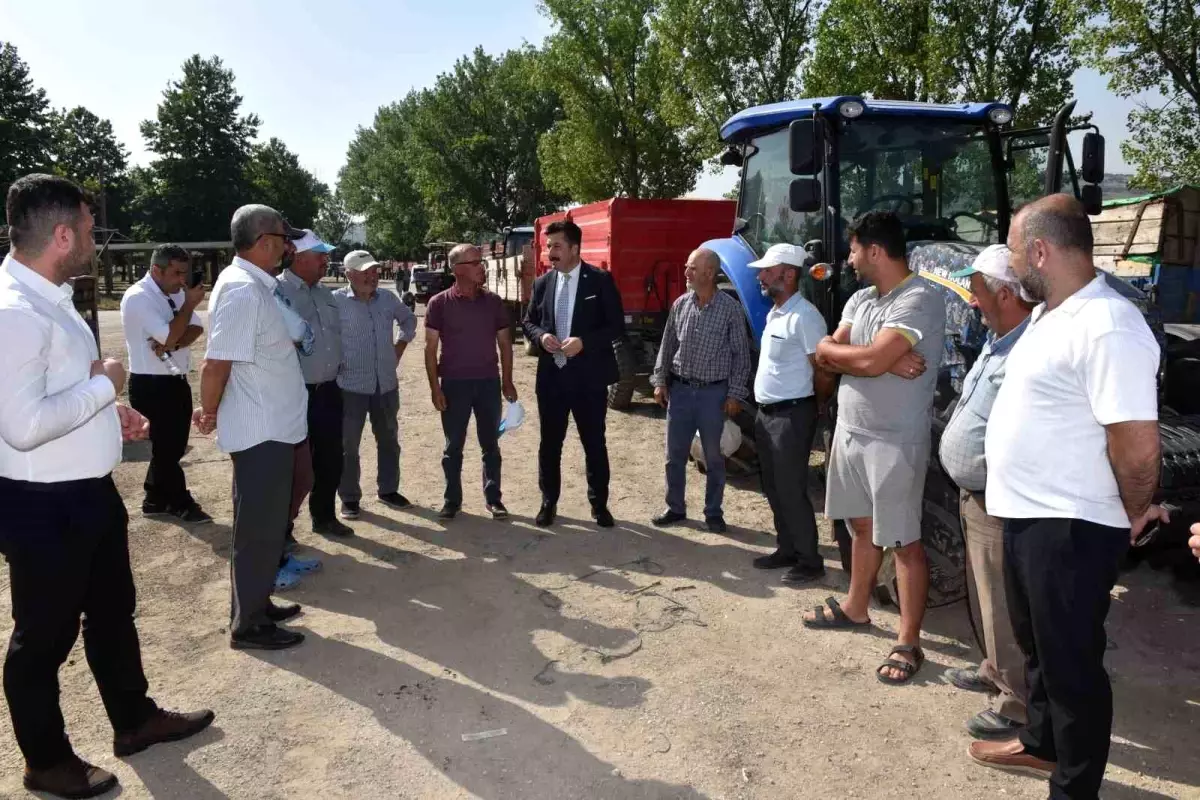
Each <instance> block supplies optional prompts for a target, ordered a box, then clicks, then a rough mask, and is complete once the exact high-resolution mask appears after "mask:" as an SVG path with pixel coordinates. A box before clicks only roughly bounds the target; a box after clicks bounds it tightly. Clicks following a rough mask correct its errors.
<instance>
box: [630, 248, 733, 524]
mask: <svg viewBox="0 0 1200 800" xmlns="http://www.w3.org/2000/svg"><path fill="white" fill-rule="evenodd" d="M720 267H721V261H720V259H719V258H718V257H717V254H716V253H714V252H713V251H712V250H706V249H705V248H700V249H698V250H695V251H693V252H692V254H691V255H690V256H688V260H687V265H686V266H685V267H684V270H683V277H684V279H685V280H686V281H687V287H688V289H689V291H688V293H687V294H685V295H683V296H682V297H680V298H679V299H678V300H676V301H675V302H674V304H672V306H671V313H670V314H669V315H668V316H667V328H666V330H665V331H664V332H663V340H662V347H660V348H659V351H658V361H657V363H656V364H655V365H654V372H653V374H652V375H651V376H650V382H651V384H653V386H654V399H655V400H656V401H658V404H659V405H661V406H662V407H664V408H665V409H667V467H666V477H667V507H666V509H665V510H664V511H663V512H662V513H661V514H659V515H658V516H657V517H655V518H654V519H652V520H651V522H652V523H654V524H655V525H658V526H664V525H674V524H675V523H677V522H682V521H683V520H685V519H687V507H686V504H685V501H684V481H685V475H686V473H687V461H688V451H689V450H690V449H691V445H692V438H693V437H694V436H695V435H696V431H699V432H700V444H701V446H703V448H704V463H705V468H706V469H705V472H706V475H707V478H708V485H707V486H706V488H705V491H704V522H705V525H706V526H707V527H708V529H709V530H710V531H712V532H713V533H724V532H725V514H724V511H723V510H722V508H721V503H722V500H723V498H724V496H725V457H724V456H723V455H722V454H721V430H722V428H723V427H724V425H725V418H726V417H732V416H733V415H735V414H737V412H738V410H739V409H740V408H741V407H742V402H743V401H745V399H746V396H747V394H748V393H749V390H748V388H747V382H748V381H749V379H750V339H749V337H748V336H747V335H746V317H745V314H743V313H742V306H741V304H740V303H738V301H737V300H734V299H733V298H732V297H730V296H729V295H728V294H726V293H725V292H721V291H718V290H717V272H718V271H719V270H720Z"/></svg>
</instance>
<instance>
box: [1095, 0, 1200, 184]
mask: <svg viewBox="0 0 1200 800" xmlns="http://www.w3.org/2000/svg"><path fill="white" fill-rule="evenodd" d="M1089 10H1090V11H1091V12H1092V13H1094V14H1095V15H1097V22H1096V24H1095V25H1094V26H1092V27H1091V28H1090V29H1089V30H1088V32H1087V36H1086V37H1085V39H1084V48H1085V53H1086V54H1087V56H1088V60H1089V62H1090V63H1091V64H1092V65H1093V66H1095V67H1096V68H1097V69H1099V70H1100V71H1101V72H1102V73H1104V74H1105V75H1107V76H1108V87H1109V88H1110V89H1111V90H1112V91H1113V92H1114V93H1115V94H1116V95H1118V96H1119V97H1133V96H1135V95H1137V94H1140V93H1142V92H1145V91H1148V90H1152V89H1156V90H1158V91H1159V92H1160V93H1161V94H1162V95H1163V96H1164V97H1166V98H1168V99H1167V101H1166V103H1165V104H1162V103H1160V104H1158V105H1157V106H1148V105H1145V104H1141V106H1140V107H1139V108H1137V109H1135V110H1134V111H1132V112H1130V114H1129V129H1130V131H1131V133H1132V136H1131V137H1130V139H1129V140H1128V141H1126V142H1123V143H1122V144H1121V155H1122V156H1123V157H1124V158H1125V160H1126V161H1128V162H1129V163H1130V164H1132V165H1133V166H1134V168H1135V170H1136V173H1135V175H1134V177H1133V180H1132V181H1130V185H1131V186H1137V187H1139V188H1143V189H1149V190H1154V191H1157V190H1161V189H1164V188H1167V187H1169V186H1173V185H1176V184H1179V183H1200V8H1197V6H1196V3H1195V0H1155V2H1153V3H1151V2H1148V0H1092V4H1091V6H1090V8H1089Z"/></svg>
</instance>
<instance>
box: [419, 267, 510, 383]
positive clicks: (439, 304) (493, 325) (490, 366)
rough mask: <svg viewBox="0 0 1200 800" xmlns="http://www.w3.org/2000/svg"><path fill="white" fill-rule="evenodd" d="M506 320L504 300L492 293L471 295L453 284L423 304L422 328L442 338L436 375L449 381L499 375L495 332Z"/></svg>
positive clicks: (502, 326)
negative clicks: (471, 296) (423, 319)
mask: <svg viewBox="0 0 1200 800" xmlns="http://www.w3.org/2000/svg"><path fill="white" fill-rule="evenodd" d="M508 322H509V320H508V312H507V311H506V310H505V308H504V303H503V302H502V301H501V300H500V298H499V297H498V296H497V295H494V294H492V293H491V292H484V291H481V292H480V293H479V294H477V295H475V297H474V298H470V297H467V296H466V295H465V294H463V293H462V292H460V291H459V290H458V284H455V285H454V286H451V287H450V288H449V289H447V290H445V291H444V292H440V293H438V294H436V295H434V296H433V297H432V298H430V300H429V304H428V305H427V306H426V307H425V327H426V328H427V329H429V330H431V331H437V332H438V336H439V337H440V338H441V341H442V356H441V360H440V362H439V364H440V366H439V367H438V374H439V375H440V376H441V377H442V378H449V379H450V380H464V379H471V380H480V379H487V378H498V377H500V366H499V364H500V359H499V355H498V354H497V351H496V331H499V330H503V329H504V328H507V327H508Z"/></svg>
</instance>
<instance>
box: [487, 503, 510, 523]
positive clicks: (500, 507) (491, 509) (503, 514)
mask: <svg viewBox="0 0 1200 800" xmlns="http://www.w3.org/2000/svg"><path fill="white" fill-rule="evenodd" d="M487 510H488V513H489V514H491V515H492V519H495V520H505V519H508V509H507V508H505V507H504V503H488V504H487Z"/></svg>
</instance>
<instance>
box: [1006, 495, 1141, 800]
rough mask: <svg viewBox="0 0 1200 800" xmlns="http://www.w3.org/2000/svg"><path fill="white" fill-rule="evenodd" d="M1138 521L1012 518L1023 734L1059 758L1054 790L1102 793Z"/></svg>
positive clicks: (1030, 745)
mask: <svg viewBox="0 0 1200 800" xmlns="http://www.w3.org/2000/svg"><path fill="white" fill-rule="evenodd" d="M1128 547H1129V529H1127V528H1124V529H1122V528H1109V527H1106V526H1104V525H1097V524H1095V523H1092V522H1082V521H1080V520H1071V519H1021V520H1007V521H1005V523H1004V584H1005V589H1006V591H1007V593H1008V611H1009V615H1010V616H1011V617H1012V624H1013V633H1014V634H1016V637H1017V644H1018V645H1019V646H1020V648H1021V651H1022V652H1023V653H1024V654H1025V672H1026V677H1027V678H1028V685H1029V709H1028V710H1029V723H1028V724H1027V725H1026V726H1025V727H1024V728H1023V729H1022V730H1021V732H1020V734H1019V735H1020V738H1021V742H1022V743H1023V744H1024V745H1025V749H1026V751H1027V752H1029V753H1030V754H1031V755H1034V756H1036V757H1038V758H1044V759H1046V760H1047V761H1056V762H1057V763H1058V768H1057V769H1055V771H1054V774H1053V775H1052V776H1051V777H1050V797H1051V798H1095V797H1096V796H1097V795H1098V793H1099V791H1100V784H1101V782H1102V781H1103V779H1104V769H1105V766H1106V764H1107V763H1108V744H1109V736H1110V735H1111V733H1112V687H1111V686H1110V685H1109V682H1108V673H1106V672H1105V671H1104V650H1105V645H1106V644H1107V638H1106V636H1105V633H1104V618H1105V617H1106V616H1108V606H1109V593H1110V592H1111V591H1112V588H1113V585H1114V584H1115V583H1116V581H1117V565H1118V563H1119V562H1120V560H1121V557H1122V556H1123V555H1124V554H1125V551H1126V549H1127V548H1128Z"/></svg>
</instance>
